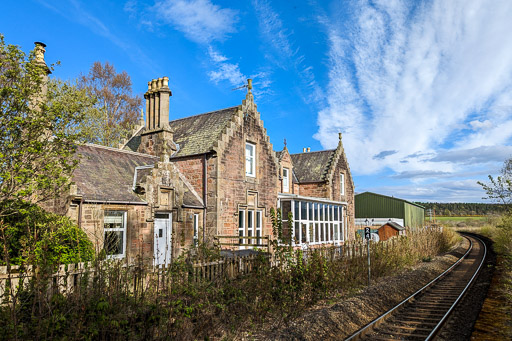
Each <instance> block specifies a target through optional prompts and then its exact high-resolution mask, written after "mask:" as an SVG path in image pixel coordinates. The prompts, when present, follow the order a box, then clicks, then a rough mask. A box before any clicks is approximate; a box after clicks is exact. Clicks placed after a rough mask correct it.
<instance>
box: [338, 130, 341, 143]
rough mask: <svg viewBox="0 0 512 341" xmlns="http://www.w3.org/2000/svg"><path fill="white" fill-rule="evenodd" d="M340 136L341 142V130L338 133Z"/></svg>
mask: <svg viewBox="0 0 512 341" xmlns="http://www.w3.org/2000/svg"><path fill="white" fill-rule="evenodd" d="M338 136H339V137H340V142H341V132H339V133H338Z"/></svg>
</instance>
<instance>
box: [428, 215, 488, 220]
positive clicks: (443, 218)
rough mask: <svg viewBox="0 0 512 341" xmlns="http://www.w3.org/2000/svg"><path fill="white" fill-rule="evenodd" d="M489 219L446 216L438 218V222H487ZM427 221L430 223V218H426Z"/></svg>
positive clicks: (483, 217)
mask: <svg viewBox="0 0 512 341" xmlns="http://www.w3.org/2000/svg"><path fill="white" fill-rule="evenodd" d="M485 219H487V217H485V216H481V217H444V216H437V217H436V220H438V221H466V220H485ZM425 221H429V218H428V217H425Z"/></svg>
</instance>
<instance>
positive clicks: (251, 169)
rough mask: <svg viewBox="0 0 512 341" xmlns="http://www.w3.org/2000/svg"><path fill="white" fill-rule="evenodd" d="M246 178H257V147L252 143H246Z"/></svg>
mask: <svg viewBox="0 0 512 341" xmlns="http://www.w3.org/2000/svg"><path fill="white" fill-rule="evenodd" d="M248 149H249V150H252V155H251V154H250V153H249V151H248ZM245 176H250V177H253V178H255V177H256V145H255V144H254V143H250V142H245Z"/></svg>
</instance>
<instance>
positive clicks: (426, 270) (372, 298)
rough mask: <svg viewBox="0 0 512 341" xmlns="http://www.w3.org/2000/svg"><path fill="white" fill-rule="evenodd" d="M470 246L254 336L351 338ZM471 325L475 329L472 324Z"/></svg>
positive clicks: (460, 246) (461, 246)
mask: <svg viewBox="0 0 512 341" xmlns="http://www.w3.org/2000/svg"><path fill="white" fill-rule="evenodd" d="M468 247H469V242H468V241H467V240H466V239H464V240H462V241H461V242H459V243H458V244H457V245H455V246H454V247H453V248H452V249H451V250H450V251H448V252H446V253H444V254H442V255H439V256H436V257H434V258H432V259H429V260H428V259H427V260H426V261H424V262H421V263H418V264H416V265H414V266H412V267H410V268H407V269H403V270H401V271H400V272H398V273H396V274H394V275H392V276H386V277H382V278H379V279H378V280H376V281H375V282H373V284H371V285H370V286H369V287H365V288H361V289H359V290H358V291H356V292H352V293H347V294H346V295H344V296H343V297H339V298H337V299H333V300H326V301H323V302H322V303H320V304H317V305H315V306H314V307H312V308H310V309H308V311H307V312H306V313H304V314H303V315H301V317H299V318H297V319H295V320H293V321H291V322H290V323H289V324H288V326H287V327H285V328H279V329H278V330H277V329H272V327H271V326H269V327H268V329H267V330H265V331H261V332H260V333H258V335H254V336H253V338H255V339H281V340H288V339H301V340H319V339H323V340H339V339H343V338H345V337H348V336H349V335H351V334H352V333H354V332H355V331H357V330H358V329H359V328H361V327H362V326H364V325H366V324H367V323H369V322H371V321H372V320H373V319H375V318H377V317H378V316H380V315H381V314H383V313H384V312H386V311H387V310H389V309H391V308H393V307H394V306H395V305H396V304H398V303H400V302H401V301H402V300H403V299H405V298H406V297H408V296H409V295H411V294H413V293H414V292H416V291H417V290H418V289H420V288H421V287H423V286H424V285H425V284H427V283H428V282H429V281H431V280H432V279H433V278H435V277H436V276H438V275H439V274H440V273H442V272H443V271H445V270H446V269H447V268H448V267H450V266H451V265H452V264H453V263H454V262H456V261H457V260H458V259H459V258H460V257H461V256H462V255H463V254H464V253H465V252H466V250H467V249H468ZM484 298H485V297H484ZM482 301H483V298H482ZM475 318H476V317H475ZM473 322H474V321H473ZM467 327H468V328H469V331H471V325H467ZM242 338H243V337H242ZM249 339H251V337H249Z"/></svg>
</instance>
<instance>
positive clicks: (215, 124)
mask: <svg viewBox="0 0 512 341" xmlns="http://www.w3.org/2000/svg"><path fill="white" fill-rule="evenodd" d="M237 110H238V106H236V107H231V108H226V109H222V110H217V111H212V112H208V113H204V114H200V115H196V116H190V117H185V118H181V119H178V120H174V121H171V122H169V125H170V126H171V129H172V130H173V131H174V137H173V139H174V142H175V143H177V144H178V145H179V150H178V152H177V153H176V154H175V155H174V156H175V157H176V156H185V155H194V154H202V153H207V152H209V151H210V150H212V148H213V145H214V143H215V142H217V140H218V139H219V138H220V135H221V133H222V130H223V129H224V127H226V126H227V125H228V123H229V121H231V118H232V117H233V115H234V114H235V113H236V112H237Z"/></svg>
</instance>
